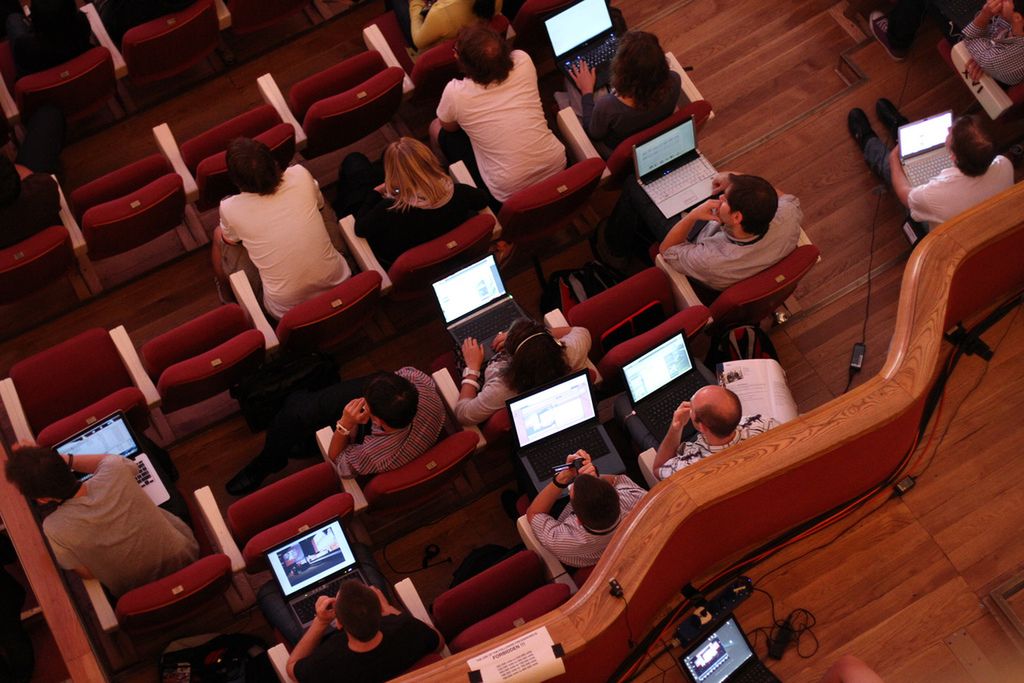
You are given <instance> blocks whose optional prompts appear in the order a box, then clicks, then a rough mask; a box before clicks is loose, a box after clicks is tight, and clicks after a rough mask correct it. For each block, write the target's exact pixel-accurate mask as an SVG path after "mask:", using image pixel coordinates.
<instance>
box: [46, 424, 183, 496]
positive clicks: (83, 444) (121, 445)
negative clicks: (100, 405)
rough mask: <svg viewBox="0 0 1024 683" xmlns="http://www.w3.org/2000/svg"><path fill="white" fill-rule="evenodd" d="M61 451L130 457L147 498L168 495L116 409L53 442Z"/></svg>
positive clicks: (87, 475) (85, 476) (151, 464)
mask: <svg viewBox="0 0 1024 683" xmlns="http://www.w3.org/2000/svg"><path fill="white" fill-rule="evenodd" d="M55 449H56V451H57V452H58V453H60V454H61V455H104V454H108V453H109V454H111V455H120V456H122V457H125V458H130V459H131V460H132V461H133V462H134V463H135V464H136V465H137V466H138V472H137V473H136V475H135V480H136V481H137V482H139V486H141V487H142V490H143V491H145V492H146V495H147V496H149V499H150V500H152V501H153V502H154V503H155V504H157V505H162V504H163V503H166V502H167V501H168V500H170V499H171V494H170V493H168V492H167V487H166V486H165V485H164V482H163V481H162V480H161V479H160V477H159V476H158V475H157V474H156V470H155V469H153V463H152V462H151V461H150V459H149V456H148V455H146V454H145V453H143V452H142V449H141V448H139V440H138V438H137V437H136V436H135V432H134V431H133V430H132V427H131V424H129V422H128V420H126V419H125V415H124V412H122V411H120V410H119V411H117V412H116V413H114V414H113V415H108V416H107V417H105V418H103V419H102V420H98V421H96V422H93V423H92V424H91V425H89V426H88V427H86V428H85V429H83V430H81V431H80V432H78V433H76V434H74V435H72V436H70V437H68V438H67V439H64V440H63V441H61V442H60V443H59V444H57V445H56V446H55ZM91 476H92V474H84V475H82V476H81V477H80V478H79V481H85V480H86V479H88V478H89V477H91Z"/></svg>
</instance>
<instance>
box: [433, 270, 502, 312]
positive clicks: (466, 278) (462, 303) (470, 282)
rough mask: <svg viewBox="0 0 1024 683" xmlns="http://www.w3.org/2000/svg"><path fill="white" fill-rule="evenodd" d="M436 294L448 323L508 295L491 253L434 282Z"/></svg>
mask: <svg viewBox="0 0 1024 683" xmlns="http://www.w3.org/2000/svg"><path fill="white" fill-rule="evenodd" d="M434 294H435V296H437V303H439V304H440V305H441V313H442V315H443V316H444V321H445V323H446V324H447V323H451V322H452V321H453V320H457V319H458V318H461V317H462V316H464V315H466V314H467V313H470V312H472V311H475V310H476V309H478V308H480V307H481V306H485V305H487V304H489V303H490V302H492V301H494V300H495V299H498V298H501V297H503V296H505V283H504V282H502V281H501V274H500V273H498V264H497V263H496V262H495V261H494V256H493V255H492V254H488V255H487V256H486V257H485V258H483V259H481V260H479V261H477V262H476V263H473V264H471V265H468V266H466V267H465V268H463V269H462V270H459V271H456V272H454V273H452V274H451V275H449V276H448V277H446V278H444V279H443V280H438V281H437V282H435V283H434Z"/></svg>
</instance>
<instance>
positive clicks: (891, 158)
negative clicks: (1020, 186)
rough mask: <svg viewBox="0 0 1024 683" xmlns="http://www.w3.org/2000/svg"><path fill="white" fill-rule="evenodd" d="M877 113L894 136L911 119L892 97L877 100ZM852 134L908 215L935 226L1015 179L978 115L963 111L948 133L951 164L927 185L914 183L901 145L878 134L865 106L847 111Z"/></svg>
mask: <svg viewBox="0 0 1024 683" xmlns="http://www.w3.org/2000/svg"><path fill="white" fill-rule="evenodd" d="M875 113H876V114H877V115H878V119H879V120H880V121H881V122H882V123H883V125H885V127H886V130H888V131H889V134H890V135H891V136H892V139H893V140H899V133H898V131H899V128H900V126H903V125H905V124H906V123H907V119H906V117H905V116H903V114H901V113H900V112H899V110H897V109H896V106H895V105H894V104H893V103H892V102H890V101H889V100H887V99H885V98H882V99H880V100H878V102H877V103H876V104H875ZM847 125H848V127H849V129H850V135H851V136H852V137H853V139H854V141H855V142H856V143H857V145H858V146H859V147H860V149H861V151H862V152H863V154H864V160H865V161H866V162H867V164H868V167H869V168H870V169H871V170H872V171H874V172H875V174H876V175H878V176H879V177H880V178H881V179H882V180H884V181H885V182H886V184H887V185H889V186H890V187H891V188H892V191H893V194H895V195H896V198H897V199H899V200H900V203H901V204H903V205H904V206H905V207H907V208H908V209H910V217H911V218H912V219H913V220H915V221H918V222H920V223H928V224H930V225H932V226H935V225H938V224H940V223H944V222H946V221H947V220H949V219H950V218H953V217H954V216H957V215H959V214H960V213H962V212H964V211H966V210H967V209H969V208H971V207H973V206H976V205H977V204H980V203H981V202H983V201H985V200H986V199H988V198H989V197H991V196H993V195H995V194H998V193H999V192H1002V191H1003V190H1005V189H1007V188H1009V187H1010V186H1011V185H1013V164H1012V163H1011V162H1010V160H1009V159H1007V158H1006V157H1004V156H1002V155H998V154H996V146H995V143H994V142H993V140H992V138H991V137H990V136H989V134H988V133H987V132H986V131H985V129H984V128H982V126H981V123H980V121H979V120H978V119H977V118H976V117H975V116H959V117H957V118H956V119H955V120H954V121H953V125H952V126H951V127H950V129H949V135H947V137H946V148H947V149H948V150H949V155H950V157H952V159H953V166H951V167H949V168H947V169H945V170H943V171H942V172H941V173H939V174H938V175H937V176H935V177H934V178H932V179H931V180H930V181H928V182H927V183H925V184H924V185H919V186H917V187H913V186H911V184H910V180H909V179H908V178H907V175H906V173H905V172H904V170H903V164H902V163H901V161H900V147H899V145H898V144H897V145H896V146H895V147H893V148H892V149H891V150H890V149H889V148H888V147H887V146H886V144H885V143H884V142H882V141H881V139H879V137H878V135H877V134H876V133H875V131H874V129H873V128H872V127H871V123H870V122H869V121H868V117H867V114H865V113H864V110H863V109H851V110H850V113H849V115H848V116H847Z"/></svg>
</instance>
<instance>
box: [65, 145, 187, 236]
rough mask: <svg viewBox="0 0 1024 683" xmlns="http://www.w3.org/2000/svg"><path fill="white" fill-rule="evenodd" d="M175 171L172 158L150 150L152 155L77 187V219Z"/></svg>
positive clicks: (73, 195) (74, 208) (74, 197)
mask: <svg viewBox="0 0 1024 683" xmlns="http://www.w3.org/2000/svg"><path fill="white" fill-rule="evenodd" d="M168 173H174V168H173V167H172V166H171V162H169V161H167V158H166V157H164V156H163V155H162V154H150V155H149V156H148V157H145V158H143V159H139V160H138V161H136V162H133V163H131V164H128V165H127V166H123V167H121V168H119V169H117V170H116V171H112V172H110V173H108V174H106V175H104V176H100V177H99V178H97V179H96V180H93V181H91V182H88V183H86V184H85V185H82V186H81V187H78V188H76V189H75V190H74V191H73V192H72V193H71V195H70V196H69V197H68V199H69V200H70V203H71V209H72V211H74V213H75V219H76V220H78V221H81V220H82V215H83V214H84V213H85V212H86V211H88V210H89V209H91V208H92V207H94V206H97V205H99V204H104V203H106V202H109V201H113V200H115V199H120V198H121V197H123V196H125V195H126V194H128V193H130V192H134V191H135V190H137V189H138V188H140V187H142V186H143V185H147V184H149V183H151V182H153V181H154V180H156V179H157V178H160V177H161V176H165V175H167V174H168Z"/></svg>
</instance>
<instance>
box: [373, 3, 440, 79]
mask: <svg viewBox="0 0 1024 683" xmlns="http://www.w3.org/2000/svg"><path fill="white" fill-rule="evenodd" d="M366 25H367V26H376V27H377V28H378V29H380V33H381V35H382V36H384V42H386V43H387V44H388V47H389V48H391V54H393V55H394V56H395V59H397V60H398V65H399V66H400V67H402V70H403V71H405V73H407V74H412V69H413V61H412V58H411V57H410V56H409V50H408V47H409V43H407V42H406V40H405V35H404V34H403V33H402V28H401V27H400V26H399V25H398V18H397V17H396V16H395V13H394V12H393V11H390V12H385V13H384V14H381V15H379V16H377V17H374V19H373V20H372V21H370V22H368V23H367V24H366ZM428 52H429V50H428ZM422 56H423V55H420V57H422Z"/></svg>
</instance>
